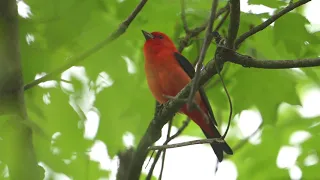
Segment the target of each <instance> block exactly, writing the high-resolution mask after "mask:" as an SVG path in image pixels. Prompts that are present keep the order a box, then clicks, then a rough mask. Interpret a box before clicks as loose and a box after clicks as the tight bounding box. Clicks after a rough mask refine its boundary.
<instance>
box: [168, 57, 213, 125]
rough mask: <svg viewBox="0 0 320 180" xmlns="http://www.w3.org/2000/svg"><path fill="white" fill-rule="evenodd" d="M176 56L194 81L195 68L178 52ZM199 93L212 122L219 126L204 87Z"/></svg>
mask: <svg viewBox="0 0 320 180" xmlns="http://www.w3.org/2000/svg"><path fill="white" fill-rule="evenodd" d="M174 56H175V58H176V60H177V61H178V62H179V64H180V66H181V67H182V68H183V70H184V71H185V72H186V73H187V74H188V75H189V77H190V78H191V79H192V78H193V77H194V76H195V70H194V67H193V66H192V64H191V63H190V62H189V61H188V59H187V58H185V57H184V56H183V55H181V54H180V53H178V52H175V53H174ZM199 93H200V96H201V99H202V101H203V102H204V104H205V105H206V107H207V109H208V112H209V116H210V119H211V120H212V122H213V124H214V125H216V126H217V121H216V119H215V118H214V115H213V112H212V108H211V106H210V103H209V100H208V97H207V95H206V93H205V92H204V89H203V87H200V89H199Z"/></svg>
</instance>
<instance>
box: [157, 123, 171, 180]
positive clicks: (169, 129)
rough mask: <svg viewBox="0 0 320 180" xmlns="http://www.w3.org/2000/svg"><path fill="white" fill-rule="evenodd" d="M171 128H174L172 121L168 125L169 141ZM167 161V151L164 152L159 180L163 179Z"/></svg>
mask: <svg viewBox="0 0 320 180" xmlns="http://www.w3.org/2000/svg"><path fill="white" fill-rule="evenodd" d="M171 128H172V119H171V120H170V121H169V123H168V133H167V139H169V138H170V133H171ZM165 159H166V150H163V154H162V163H161V169H160V174H159V178H158V179H159V180H161V179H162V173H163V169H164V160H165Z"/></svg>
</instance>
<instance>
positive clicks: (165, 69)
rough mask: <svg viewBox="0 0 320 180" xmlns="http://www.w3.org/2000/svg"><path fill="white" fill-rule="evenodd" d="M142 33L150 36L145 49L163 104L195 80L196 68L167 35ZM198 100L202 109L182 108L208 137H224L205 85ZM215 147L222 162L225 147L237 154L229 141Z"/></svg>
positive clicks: (155, 89) (149, 71) (150, 74)
mask: <svg viewBox="0 0 320 180" xmlns="http://www.w3.org/2000/svg"><path fill="white" fill-rule="evenodd" d="M142 33H143V35H144V37H145V39H146V42H145V44H144V48H143V51H144V56H145V73H146V77H147V82H148V85H149V88H150V90H151V92H152V94H153V96H154V97H155V99H156V100H157V101H158V102H159V103H160V104H163V103H165V102H167V101H168V100H169V99H168V96H173V97H174V96H176V95H177V94H178V93H179V92H180V91H181V90H182V89H183V88H184V87H185V86H186V85H187V84H188V83H189V82H190V81H191V78H193V77H194V74H195V70H194V68H193V66H192V65H191V63H190V62H189V61H188V60H187V59H186V58H185V57H184V56H183V55H181V54H180V53H179V52H178V50H177V48H176V47H175V45H174V43H173V42H172V40H171V39H170V38H169V37H168V36H167V35H165V34H164V33H161V32H152V33H148V32H146V31H143V30H142ZM195 102H196V103H197V104H198V105H199V107H200V108H201V110H202V112H201V111H199V110H197V109H194V110H191V111H189V110H188V108H187V105H186V104H185V105H183V106H182V108H181V109H180V112H181V113H183V114H185V115H187V116H188V117H189V118H190V119H192V120H193V121H194V122H195V123H196V124H197V125H198V126H199V127H200V128H201V129H202V131H203V133H204V134H205V136H206V137H207V138H220V137H221V135H220V133H219V131H218V130H217V128H216V126H215V125H217V122H216V120H215V118H214V115H213V112H212V109H211V106H210V103H209V101H208V98H207V96H206V94H205V92H204V89H203V88H200V90H199V91H198V92H197V93H196V95H195ZM204 114H206V116H207V117H206V116H205V115H204ZM208 118H209V120H208ZM211 147H212V149H213V151H214V152H215V154H216V156H217V158H218V160H219V162H221V161H222V160H223V151H224V152H225V153H227V154H233V152H232V149H231V148H230V147H229V145H228V144H227V143H216V144H211Z"/></svg>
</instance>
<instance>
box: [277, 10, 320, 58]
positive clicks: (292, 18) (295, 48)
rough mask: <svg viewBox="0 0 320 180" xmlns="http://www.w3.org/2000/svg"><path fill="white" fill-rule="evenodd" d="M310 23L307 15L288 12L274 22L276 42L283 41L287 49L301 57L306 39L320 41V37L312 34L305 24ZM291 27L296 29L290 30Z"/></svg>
mask: <svg viewBox="0 0 320 180" xmlns="http://www.w3.org/2000/svg"><path fill="white" fill-rule="evenodd" d="M307 24H309V21H308V20H307V19H306V17H304V16H302V15H301V14H298V13H288V14H286V15H285V16H283V17H281V18H280V19H278V20H277V21H276V22H275V24H274V38H275V42H276V43H279V42H283V43H284V45H285V47H286V49H287V51H288V52H290V53H293V54H295V55H296V56H298V57H299V55H300V54H301V53H302V51H301V50H302V47H304V46H306V43H305V42H306V41H310V42H317V43H319V42H320V39H319V38H317V37H316V36H314V35H312V34H310V33H309V32H308V31H307V29H306V27H305V25H307ZM289 29H294V31H290V30H289Z"/></svg>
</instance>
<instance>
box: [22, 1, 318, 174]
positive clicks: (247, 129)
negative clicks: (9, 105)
mask: <svg viewBox="0 0 320 180" xmlns="http://www.w3.org/2000/svg"><path fill="white" fill-rule="evenodd" d="M319 7H320V1H319V0H313V1H311V2H309V3H308V4H307V6H306V9H305V13H306V17H307V18H308V20H309V21H310V22H311V24H312V27H310V28H311V29H312V30H316V29H318V30H320V18H319V13H318V11H319ZM18 8H19V14H20V15H21V16H23V17H27V16H28V15H30V14H31V13H32V9H31V11H30V8H29V7H28V6H27V5H26V4H24V3H23V2H22V1H20V2H19V3H18ZM241 11H244V12H248V11H252V12H254V13H261V12H269V13H272V12H273V10H272V9H270V8H267V7H265V6H249V5H248V4H247V0H241ZM32 38H33V37H32V36H30V35H28V36H27V37H26V39H27V40H31V41H34V39H32ZM125 60H126V61H127V63H128V71H129V72H130V71H131V72H134V69H135V68H134V64H132V63H131V61H130V60H128V59H125ZM83 74H84V69H83V68H82V67H73V68H70V69H69V70H68V71H66V72H64V73H63V75H62V77H63V79H69V78H70V76H71V75H75V76H78V77H81V79H82V80H83V81H88V79H87V78H86V77H85V76H83ZM104 76H105V78H107V75H104ZM97 81H99V80H97ZM42 85H45V84H42ZM110 85H112V82H111V81H110V82H109V83H108V84H107V85H106V86H110ZM64 88H72V87H70V86H68V85H67V84H65V85H64ZM87 95H88V101H86V103H84V104H83V107H84V109H87V108H86V107H89V106H90V104H92V103H93V102H94V98H95V97H94V95H93V94H92V93H90V92H88V93H87ZM45 99H46V96H44V100H45ZM88 102H89V103H88ZM302 104H303V107H302V108H300V109H299V111H300V113H301V114H302V116H305V117H313V116H317V115H320V112H319V110H318V107H320V89H310V90H308V91H307V92H306V93H305V94H304V96H303V97H302ZM88 109H89V108H88ZM87 117H88V119H87V120H86V123H85V134H84V136H85V138H88V139H93V138H94V137H95V135H96V133H97V129H98V125H99V116H98V114H97V113H95V112H94V111H87ZM234 120H235V121H236V122H237V123H238V125H239V128H240V131H241V132H240V134H239V136H240V137H242V138H246V137H248V136H250V135H251V134H252V133H253V132H254V131H255V130H256V129H257V127H258V126H259V125H260V123H261V122H262V117H261V115H260V113H258V112H255V111H251V110H250V111H249V110H246V111H243V112H242V113H241V114H240V115H239V116H237V117H236V118H235V119H234ZM166 131H167V126H165V127H164V128H163V137H166ZM176 131H177V129H176V128H173V129H172V134H174V133H175V132H176ZM260 134H261V133H260V132H258V133H256V135H255V136H254V137H252V138H251V139H250V141H249V142H250V143H254V144H257V143H260V141H261V140H260ZM59 135H60V134H59V133H56V134H54V136H53V139H55V138H58V137H59ZM308 137H310V135H309V134H308V133H307V132H302V131H300V132H297V133H294V134H293V135H292V137H291V140H290V145H291V146H285V147H283V148H282V149H281V150H280V151H279V155H278V159H277V162H276V163H277V165H278V167H280V168H288V170H289V171H288V173H289V174H290V176H291V178H292V179H299V178H301V176H302V172H301V170H300V168H299V167H297V166H296V165H295V160H296V158H297V157H298V155H299V153H300V150H299V148H298V147H297V146H295V145H296V144H297V143H299V142H302V141H304V140H306V139H307V138H308ZM195 139H198V138H197V137H191V136H180V137H178V138H176V139H174V140H173V141H172V142H171V143H178V142H184V141H190V140H195ZM164 140H165V138H161V139H160V140H159V141H158V142H157V143H156V144H157V145H160V144H162V142H163V141H164ZM134 141H137V140H135V139H134V137H133V135H132V134H131V133H129V132H128V133H127V134H125V135H124V137H123V142H124V144H126V146H128V147H129V146H131V145H132V144H133V142H134ZM53 151H55V149H54V148H53ZM88 154H89V156H90V158H91V159H92V160H94V161H97V162H99V163H100V165H101V168H102V169H106V170H111V171H112V173H111V178H110V180H115V175H116V170H117V166H118V159H117V158H116V157H115V158H114V159H110V157H109V155H108V152H107V147H106V145H105V144H104V143H103V142H102V141H98V140H97V141H96V143H95V144H94V145H93V147H92V149H91V152H89V153H88ZM317 161H318V159H316V158H311V159H309V163H315V162H317ZM151 162H152V161H151ZM159 162H161V161H160V160H159ZM66 163H68V162H67V161H66ZM307 163H308V162H307ZM150 164H151V163H150ZM40 165H41V166H43V167H44V168H45V169H46V171H47V173H46V176H48V172H49V171H51V170H50V168H49V167H48V166H46V165H45V164H44V163H41V162H40ZM160 165H161V163H158V165H157V166H156V168H155V170H154V175H155V176H158V174H159V172H160ZM215 165H216V156H215V154H214V153H213V152H212V149H211V148H210V147H209V146H208V145H194V146H187V147H181V148H175V149H170V150H168V151H167V155H166V161H165V168H164V172H163V180H173V179H184V180H194V179H201V180H209V179H210V180H212V179H216V180H220V179H221V180H222V179H223V180H233V179H236V177H237V168H236V166H235V164H234V163H233V162H232V161H229V160H224V161H223V162H222V163H220V164H219V169H218V171H217V173H215ZM145 166H146V164H145V165H144V167H145ZM149 167H150V165H149V166H148V167H147V168H144V169H143V172H145V173H147V172H148V170H149ZM51 173H54V172H51ZM54 174H55V175H56V176H55V179H56V180H69V179H70V178H69V177H67V176H66V175H64V174H59V173H54ZM45 179H48V177H46V178H45ZM101 180H102V179H101Z"/></svg>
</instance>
